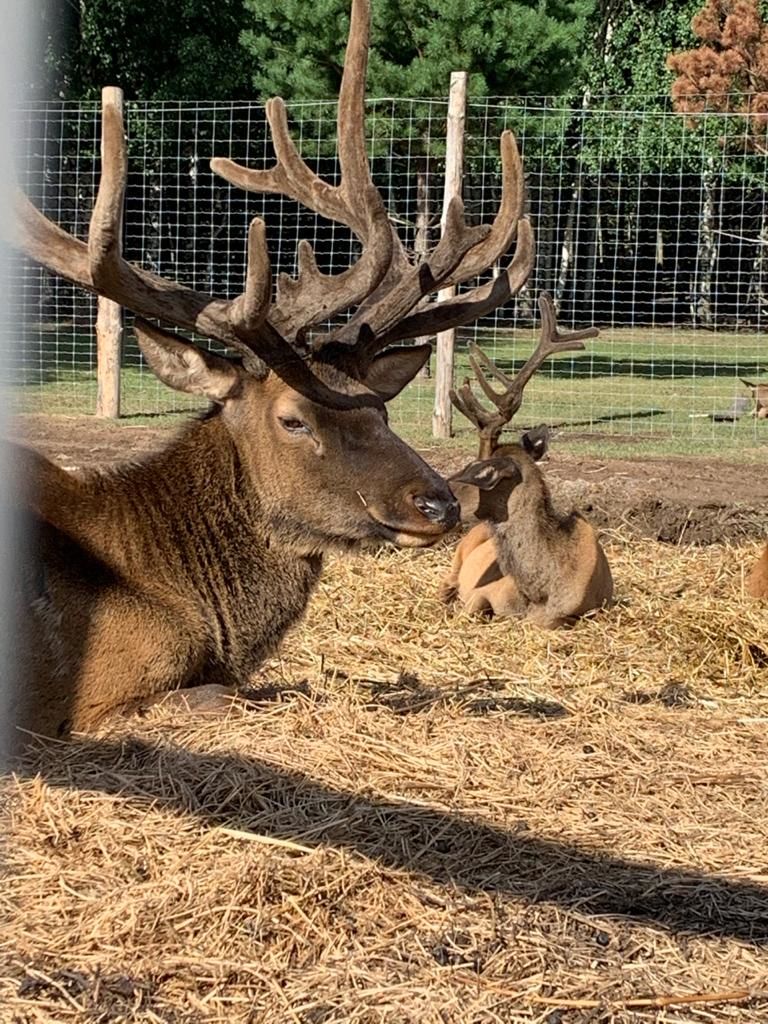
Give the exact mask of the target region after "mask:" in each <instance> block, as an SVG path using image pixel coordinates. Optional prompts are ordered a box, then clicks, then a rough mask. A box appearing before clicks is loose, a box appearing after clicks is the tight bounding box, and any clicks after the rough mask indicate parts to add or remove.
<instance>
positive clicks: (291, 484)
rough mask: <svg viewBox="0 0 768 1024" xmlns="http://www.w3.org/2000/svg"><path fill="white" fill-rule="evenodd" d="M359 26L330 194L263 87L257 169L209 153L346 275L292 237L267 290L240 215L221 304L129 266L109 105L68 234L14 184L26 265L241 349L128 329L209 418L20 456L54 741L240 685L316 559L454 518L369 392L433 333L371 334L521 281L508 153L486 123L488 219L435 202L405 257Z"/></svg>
mask: <svg viewBox="0 0 768 1024" xmlns="http://www.w3.org/2000/svg"><path fill="white" fill-rule="evenodd" d="M369 27H370V8H369V2H368V0H353V2H352V11H351V20H350V31H349V40H348V44H347V52H346V60H345V67H344V72H343V77H342V84H341V90H340V95H339V106H338V146H339V163H340V168H341V179H340V183H339V184H338V185H337V186H332V185H331V184H329V183H327V182H325V181H323V180H321V179H320V178H318V177H317V176H316V175H315V174H314V172H313V171H312V170H311V169H310V167H309V166H308V165H307V164H306V163H305V162H304V161H303V160H302V159H301V157H300V156H299V153H298V151H297V149H296V147H295V145H294V143H293V141H292V139H291V137H290V134H289V129H288V120H287V114H286V109H285V106H284V104H283V102H282V100H280V99H272V100H270V101H269V103H268V104H267V118H268V120H269V124H270V127H271V131H272V139H273V143H274V148H275V154H276V163H275V165H274V166H273V167H272V168H271V169H268V170H248V169H246V168H244V167H241V166H238V165H237V164H235V163H233V162H232V161H230V160H227V159H216V160H214V161H213V162H212V167H213V169H214V171H216V172H217V173H218V174H220V175H222V176H223V177H224V178H225V179H226V180H227V181H229V182H230V183H231V184H233V185H236V186H239V187H240V188H243V189H247V190H250V191H253V192H260V193H264V192H270V193H278V194H282V195H285V196H288V197H290V198H291V199H294V200H298V201H300V202H301V203H303V204H304V205H305V206H307V207H308V208H310V209H311V210H314V211H315V212H317V213H318V214H320V215H322V216H324V217H326V218H328V219H330V220H333V221H337V222H339V223H342V224H345V225H347V226H348V227H349V228H350V229H351V231H352V232H353V233H354V234H355V236H356V237H357V239H358V240H359V242H360V243H361V255H360V257H359V259H357V261H356V262H355V263H354V264H353V265H352V266H351V267H350V268H349V269H347V270H345V271H344V272H343V273H340V274H338V275H326V274H324V273H322V272H321V271H320V269H319V268H318V266H317V264H316V262H315V258H314V254H313V251H312V248H311V246H310V245H309V244H308V243H307V242H301V243H300V245H299V250H298V274H297V276H296V278H290V277H288V276H287V275H282V274H281V275H280V276H279V277H278V279H277V282H276V288H275V295H274V297H273V287H272V278H271V273H270V261H269V255H268V252H267V249H266V243H265V229H264V224H263V222H262V221H261V220H259V219H255V220H254V221H253V222H252V223H251V226H250V230H249V237H248V246H247V257H248V262H247V273H246V282H245V288H244V291H243V293H242V294H241V295H239V296H237V298H234V299H231V300H225V299H222V298H216V297H212V296H210V295H206V294H202V293H200V292H197V291H193V290H191V289H189V288H187V287H184V286H182V285H181V284H178V283H176V282H174V281H168V280H165V279H163V278H161V277H159V276H156V275H155V274H153V273H150V272H149V271H147V270H145V269H143V268H140V267H138V266H135V265H133V264H129V263H127V262H126V261H125V260H124V259H123V258H122V257H121V254H120V241H119V239H120V230H119V223H120V212H121V208H122V205H123V196H124V191H125V180H126V159H127V157H126V147H125V140H124V133H123V124H122V118H121V116H120V114H119V112H118V110H117V109H115V108H112V109H107V110H106V111H105V115H104V116H105V124H104V129H105V145H104V148H103V153H102V171H101V180H100V184H99V189H98V195H97V198H96V202H95V205H94V209H93V215H92V218H91V223H90V229H89V235H88V241H87V242H83V241H79V240H78V239H76V238H74V237H72V236H71V235H69V234H67V233H65V232H64V231H62V230H61V229H60V228H58V227H57V226H56V225H54V224H53V223H51V222H50V221H48V220H47V219H46V218H45V217H44V216H43V215H42V214H41V213H39V212H38V211H37V210H36V209H35V208H34V207H33V206H32V205H31V204H30V203H29V201H28V200H27V199H26V198H24V197H20V199H19V221H20V226H21V231H20V238H19V239H17V244H18V245H19V247H20V248H21V249H22V250H23V251H24V252H26V254H27V255H28V256H30V257H31V258H32V259H33V260H35V261H37V262H38V263H40V264H42V266H43V267H45V268H47V269H48V270H50V271H52V272H53V273H55V274H58V275H60V276H62V277H64V278H67V279H68V280H70V281H72V282H74V283H75V284H76V285H79V286H80V287H82V288H85V289H88V290H89V291H91V292H96V293H98V294H100V295H104V296H107V297H108V298H110V299H113V300H115V301H116V302H118V303H120V304H121V305H123V306H126V307H127V308H128V309H131V310H133V311H134V312H135V313H137V314H139V315H140V316H141V317H142V318H152V319H153V320H159V321H162V322H164V323H165V324H168V325H171V326H174V327H177V328H181V329H182V330H186V331H193V332H195V333H196V334H198V335H203V336H206V337H208V338H212V339H215V340H217V341H219V342H222V343H224V345H226V346H227V347H228V348H229V349H231V350H234V351H235V352H236V353H238V358H236V359H227V358H224V357H221V356H218V355H212V354H210V353H209V352H207V351H205V350H204V349H201V348H198V347H196V346H195V345H194V344H193V343H192V342H191V341H188V340H187V339H185V338H183V337H181V336H179V335H176V334H171V333H168V332H167V331H165V330H162V329H160V328H158V327H156V326H151V325H150V324H149V323H147V322H145V320H143V319H141V320H137V322H136V327H135V330H136V334H137V337H138V339H139V344H140V346H141V350H142V352H143V354H144V357H145V359H146V360H147V362H148V364H149V366H150V367H151V369H152V370H153V371H154V373H155V374H156V375H157V376H158V377H159V378H160V379H161V380H162V381H163V382H164V383H165V384H168V385H169V386H170V387H172V388H176V389H178V390H180V391H187V392H193V393H195V394H200V395H204V396H206V397H207V398H208V399H210V400H211V401H212V402H213V403H214V405H213V411H212V412H210V413H209V414H208V415H207V416H205V417H203V418H201V419H199V420H197V421H195V422H192V423H191V424H189V425H188V426H187V427H186V428H185V429H184V430H183V432H182V433H181V434H180V436H179V437H178V438H177V439H176V440H175V441H174V442H172V443H171V444H170V445H169V446H168V447H167V448H166V449H165V450H164V451H162V452H161V453H160V454H158V455H155V456H154V457H151V458H149V459H147V460H146V461H143V462H141V463H139V464H137V465H131V466H127V467H125V468H121V469H117V470H114V471H111V472H103V473H90V474H85V475H79V476H75V475H71V474H69V473H66V472H64V471H63V470H60V469H58V468H57V467H56V466H54V465H52V464H51V463H50V462H48V461H47V460H45V459H44V458H42V457H41V456H40V455H37V454H34V453H31V452H29V453H27V454H22V455H21V458H22V461H23V471H24V473H25V476H26V480H27V484H26V486H27V495H28V504H29V506H30V507H31V510H32V515H33V518H34V520H35V525H36V531H37V532H36V539H35V543H34V545H32V549H33V550H32V551H31V553H30V554H29V555H28V557H27V559H26V565H25V570H24V572H23V580H22V584H23V593H24V595H25V600H26V604H25V607H24V609H23V610H22V612H23V613H22V616H21V619H22V633H23V636H22V638H21V639H22V640H23V642H24V647H25V651H26V654H25V655H24V657H23V674H22V678H23V680H24V682H23V684H22V688H21V689H20V692H19V699H18V701H17V706H16V712H15V721H16V723H17V724H19V725H21V726H23V727H24V728H25V729H28V730H32V731H34V732H37V733H41V734H46V735H52V736H66V735H68V734H69V733H70V732H71V731H88V730H90V729H92V728H93V727H94V726H96V725H97V723H98V722H99V721H100V720H101V719H102V718H103V716H104V715H106V714H107V713H108V712H110V711H111V710H113V709H115V708H117V707H120V706H127V705H130V704H132V703H134V702H136V701H142V700H145V699H147V698H148V697H150V696H151V695H153V694H158V693H161V692H164V691H167V690H172V689H180V688H188V687H192V686H195V685H198V684H202V683H218V684H223V685H225V686H233V685H234V686H236V685H237V684H238V683H242V682H243V681H245V680H247V678H248V676H249V674H250V673H251V672H252V671H253V670H254V669H255V668H256V667H257V666H258V664H259V663H260V662H261V661H262V660H263V659H264V657H265V656H266V655H267V654H268V653H269V652H271V651H273V650H274V649H275V647H276V646H277V645H278V644H279V642H280V640H281V638H282V637H283V635H284V634H285V632H286V630H287V629H288V628H289V627H290V626H291V625H292V624H293V623H295V622H296V621H297V620H298V619H299V618H300V617H301V615H302V614H303V612H304V609H305V607H306V605H307V602H308V600H309V597H310V595H311V593H312V590H313V588H314V586H315V585H316V583H317V580H318V577H319V575H320V571H321V566H322V558H323V553H324V552H325V551H328V550H331V549H336V550H338V549H342V550H346V549H351V548H355V547H359V546H361V545H367V544H371V543H380V542H382V541H390V542H393V543H395V544H397V545H400V546H403V547H413V546H421V545H427V544H430V543H432V542H434V541H435V540H436V539H437V538H438V537H440V536H442V535H443V534H444V533H445V532H446V531H447V530H449V529H450V528H452V527H453V526H454V525H455V523H456V522H457V520H458V507H457V504H456V502H455V499H454V497H453V495H452V494H451V492H450V490H449V489H448V487H447V485H446V484H445V482H444V481H443V480H442V479H441V478H440V477H439V476H438V475H437V474H436V473H435V472H433V471H432V469H430V467H429V466H427V465H426V463H424V462H423V461H422V459H420V458H419V457H418V456H417V455H416V454H415V453H414V452H413V451H412V450H411V449H410V448H409V447H408V446H407V445H406V444H404V442H403V441H401V440H400V439H399V438H397V437H396V436H395V435H394V434H393V433H392V432H391V431H390V429H389V427H388V426H387V416H386V411H385V402H387V401H388V400H389V399H391V398H392V397H393V396H395V395H396V394H397V393H398V392H399V391H400V390H401V389H402V388H403V387H404V386H405V384H406V383H407V382H408V381H409V380H410V379H411V378H412V377H413V376H414V374H415V373H416V372H417V371H418V370H419V368H420V367H421V366H422V365H423V363H424V362H425V360H426V359H427V356H428V353H429V347H428V346H424V345H421V346H415V347H414V346H410V347H402V348H397V347H395V348H392V347H391V346H392V345H393V344H395V343H396V342H400V341H405V340H407V339H413V338H417V337H420V336H423V335H425V334H427V333H430V332H432V331H434V330H440V329H444V328H447V327H451V326H460V325H462V324H467V323H470V322H471V321H473V320H474V319H476V318H477V317H478V316H483V315H485V314H487V313H489V312H490V311H491V310H493V309H495V308H496V307H497V306H499V305H501V304H502V303H503V302H505V301H506V300H507V299H508V298H509V297H510V296H511V295H513V294H514V293H515V292H516V291H517V290H518V288H519V287H520V285H521V283H522V282H523V281H525V280H526V278H527V277H528V274H529V272H530V268H531V265H532V261H533V256H534V245H533V234H532V231H531V226H530V223H529V221H528V220H527V218H525V217H524V216H523V215H522V214H523V210H522V206H523V191H524V185H523V175H522V167H521V162H520V157H519V154H518V151H517V147H516V144H515V141H514V138H513V136H512V135H511V133H509V132H505V133H504V134H503V135H502V137H501V153H502V198H501V203H500V209H499V212H498V214H497V216H496V219H495V221H494V222H493V224H492V225H487V226H478V227H470V226H468V225H467V224H466V223H465V221H464V214H463V205H462V203H461V201H460V200H458V199H455V200H453V202H452V203H451V205H450V207H449V209H448V211H447V218H446V227H445V231H444V233H443V236H442V238H441V240H440V241H439V242H438V243H437V245H436V246H435V247H434V249H433V250H432V251H431V252H430V253H429V254H427V255H426V256H425V257H423V258H422V259H421V261H420V262H417V263H414V262H412V261H411V260H410V258H409V257H408V255H407V253H406V250H405V248H404V246H403V244H402V242H401V241H400V240H399V238H398V236H397V234H396V232H395V230H394V228H393V227H392V224H391V222H390V220H389V218H388V215H387V211H386V209H385V207H384V203H383V200H382V198H381V196H380V194H379V192H378V190H377V189H376V188H375V186H374V184H373V182H372V180H371V176H370V169H369V166H368V160H367V157H366V146H365V136H364V98H365V75H366V67H367V59H368V37H369ZM515 240H516V244H515V254H514V258H513V259H512V260H511V262H510V263H509V264H508V266H507V267H506V269H505V270H504V272H503V274H502V275H501V276H500V277H499V278H497V279H495V280H493V281H492V282H490V283H489V284H486V285H482V286H478V287H475V288H470V289H469V290H467V291H465V292H463V293H462V294H460V295H459V296H458V297H456V298H453V299H449V300H447V301H442V302H439V301H435V300H434V299H432V298H431V297H433V296H434V294H435V293H436V292H437V291H438V289H440V288H444V287H446V286H448V285H458V284H461V283H462V282H464V281H468V280H471V279H473V278H475V277H476V276H477V275H478V274H479V273H480V272H482V271H483V270H484V269H486V268H487V267H488V266H490V265H492V264H493V263H494V262H495V261H497V260H498V259H500V258H502V257H503V256H504V254H505V253H506V252H507V251H508V250H509V248H510V247H511V245H512V243H513V241H515ZM345 310H353V312H352V314H351V316H350V317H349V319H348V320H346V322H343V323H342V325H341V326H338V320H337V325H336V326H334V325H333V322H332V321H333V319H334V318H337V317H338V315H339V314H341V313H342V312H343V311H345ZM310 328H315V331H314V334H313V336H312V337H311V339H310V336H309V331H310ZM23 451H24V450H23V449H22V450H21V452H22V453H23Z"/></svg>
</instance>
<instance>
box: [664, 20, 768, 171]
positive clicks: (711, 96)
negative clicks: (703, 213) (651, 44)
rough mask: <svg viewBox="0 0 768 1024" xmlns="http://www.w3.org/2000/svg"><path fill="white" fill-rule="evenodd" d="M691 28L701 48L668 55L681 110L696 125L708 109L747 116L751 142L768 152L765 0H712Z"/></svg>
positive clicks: (673, 88) (676, 102) (767, 36)
mask: <svg viewBox="0 0 768 1024" xmlns="http://www.w3.org/2000/svg"><path fill="white" fill-rule="evenodd" d="M691 28H692V30H693V32H694V34H695V35H696V36H697V37H698V38H699V39H700V40H701V45H700V46H698V47H696V49H694V50H686V51H684V52H683V53H673V54H670V55H669V56H668V57H667V67H668V68H669V69H670V71H674V72H675V74H676V76H677V77H676V78H675V80H674V82H673V83H672V99H673V102H674V105H675V110H677V111H679V112H680V113H682V114H688V115H690V116H691V119H692V120H694V121H695V115H696V114H700V113H703V112H704V111H705V110H714V111H721V112H722V113H729V114H742V115H744V116H745V118H746V126H745V127H746V128H747V131H746V133H745V134H746V135H747V137H748V139H749V142H750V144H751V145H752V146H754V148H755V149H757V150H759V151H760V152H766V151H768V24H766V22H765V21H763V18H762V15H761V11H760V0H707V3H706V4H705V6H704V7H703V8H702V10H700V11H699V13H698V14H697V15H695V17H694V18H693V20H692V21H691Z"/></svg>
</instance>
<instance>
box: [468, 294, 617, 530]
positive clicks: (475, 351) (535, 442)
mask: <svg viewBox="0 0 768 1024" xmlns="http://www.w3.org/2000/svg"><path fill="white" fill-rule="evenodd" d="M539 311H540V313H541V335H540V337H539V342H538V344H537V345H536V348H535V349H534V351H533V352H532V353H531V355H530V356H529V357H528V359H526V361H525V363H524V364H523V366H522V367H521V368H520V370H519V371H518V373H516V374H515V376H514V377H509V376H508V375H507V374H506V373H504V372H503V371H502V370H500V369H499V367H498V366H497V365H496V364H495V363H494V362H493V360H491V359H489V358H488V356H487V355H485V353H484V352H483V351H482V350H481V349H480V348H478V346H477V345H474V344H473V345H470V349H469V362H470V366H471V367H472V369H473V371H474V374H475V379H476V380H477V383H478V385H479V386H480V389H481V391H482V392H483V394H484V395H485V396H486V398H488V399H489V400H490V401H491V402H492V403H493V409H489V408H487V406H485V405H483V404H482V402H480V401H479V400H478V398H477V396H476V395H475V393H474V391H473V390H472V382H471V380H470V379H469V378H467V379H466V380H465V381H464V383H463V384H462V386H461V387H460V388H459V390H458V391H451V401H452V402H453V404H454V405H455V406H456V408H457V409H458V410H459V412H460V413H461V414H462V415H463V416H466V418H467V419H468V420H469V421H470V422H471V423H473V424H474V425H475V428H476V429H477V434H478V441H479V451H478V461H477V462H474V463H472V464H471V465H470V466H465V467H464V469H463V470H461V472H460V473H457V474H456V475H455V476H452V477H451V479H450V483H451V486H452V487H453V490H454V493H455V494H456V497H457V498H458V499H459V502H460V504H461V518H462V519H463V520H465V521H466V520H472V519H490V520H494V521H496V522H501V521H502V519H504V518H506V508H507V499H508V497H509V495H510V493H511V491H512V489H513V488H514V487H515V486H516V483H515V482H514V479H515V473H514V472H512V470H511V468H510V467H507V468H508V469H509V472H502V463H501V462H499V461H498V460H499V459H502V460H503V459H504V458H505V457H507V456H508V457H509V458H511V459H512V462H513V463H514V464H515V465H517V466H518V468H519V469H520V468H523V467H526V466H529V465H531V466H532V464H533V462H538V461H539V460H540V459H542V458H543V457H544V455H545V454H546V452H547V447H548V444H549V428H548V427H546V426H544V425H542V426H540V427H535V428H534V429H533V430H528V431H526V432H525V433H524V434H523V435H522V437H521V439H520V443H519V444H504V445H502V444H501V434H502V431H503V430H504V428H505V427H506V426H507V424H508V423H509V421H510V420H511V419H512V417H513V416H514V415H515V413H516V412H517V411H518V409H519V408H520V406H521V405H522V403H523V392H524V390H525V386H526V384H527V383H528V382H529V381H530V379H531V378H532V377H533V375H534V374H535V373H536V371H537V370H538V369H539V367H540V366H541V365H542V363H543V362H544V361H545V360H546V359H548V358H549V357H550V356H552V355H555V354H557V353H558V352H569V351H579V350H581V349H583V348H584V340H585V339H586V338H594V337H595V336H596V335H597V334H598V331H597V328H595V327H587V328H585V329H584V330H581V331H570V332H568V333H561V332H560V331H558V329H557V317H556V315H555V304H554V302H553V301H552V296H551V295H549V294H548V293H547V292H542V293H541V294H540V295H539ZM489 376H490V377H493V378H494V379H495V380H496V381H498V382H499V383H500V384H501V390H498V391H497V390H496V388H494V387H493V385H492V384H491V382H490V381H489V379H488V377H489ZM480 467H483V473H482V474H480V475H479V476H478V475H477V474H478V473H479V468H480ZM534 469H535V467H534ZM537 472H538V471H537ZM519 482H520V481H519V479H518V480H517V483H519Z"/></svg>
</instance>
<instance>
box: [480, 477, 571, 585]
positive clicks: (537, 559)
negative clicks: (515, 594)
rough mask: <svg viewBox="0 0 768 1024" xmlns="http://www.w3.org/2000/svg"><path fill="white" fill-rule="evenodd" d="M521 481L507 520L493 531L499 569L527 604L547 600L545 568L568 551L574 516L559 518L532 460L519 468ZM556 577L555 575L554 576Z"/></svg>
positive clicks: (547, 581) (553, 564) (554, 564)
mask: <svg viewBox="0 0 768 1024" xmlns="http://www.w3.org/2000/svg"><path fill="white" fill-rule="evenodd" d="M520 469H521V472H522V481H521V482H520V483H519V484H518V486H517V487H516V488H515V489H514V490H513V491H512V493H511V495H510V497H509V500H508V502H507V520H506V522H504V523H499V524H497V525H496V526H495V528H494V533H495V536H496V548H497V554H498V562H499V568H500V569H501V571H502V572H503V573H504V575H509V576H512V577H514V580H515V582H516V583H517V585H518V588H519V590H520V592H521V593H522V594H523V596H524V597H526V598H527V599H528V600H529V601H532V602H534V603H539V602H541V601H544V600H546V597H547V594H548V592H549V588H550V586H551V584H552V580H550V579H549V578H548V577H546V575H545V569H544V567H549V566H556V565H557V564H558V562H559V561H560V560H561V558H562V556H563V555H565V553H566V551H567V545H568V541H569V540H570V537H571V535H572V534H573V530H574V528H575V525H576V521H577V518H578V517H577V515H576V514H575V513H571V514H570V515H568V516H559V515H558V514H557V512H556V511H555V509H554V508H553V506H552V498H551V495H550V492H549V488H548V487H547V484H546V482H545V480H544V477H543V476H542V475H541V471H540V470H539V469H538V468H537V466H536V465H535V464H534V463H533V461H532V460H526V461H525V462H524V463H522V464H521V465H520ZM555 575H556V573H555Z"/></svg>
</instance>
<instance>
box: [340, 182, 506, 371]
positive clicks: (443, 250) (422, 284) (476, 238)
mask: <svg viewBox="0 0 768 1024" xmlns="http://www.w3.org/2000/svg"><path fill="white" fill-rule="evenodd" d="M489 231H490V227H489V226H488V225H487V224H481V225H479V226H477V227H469V226H468V225H467V224H466V223H465V221H464V203H463V201H462V200H461V198H460V197H458V196H454V198H453V199H451V201H450V203H449V204H448V209H447V211H446V218H445V231H444V233H443V236H442V238H441V239H440V241H439V242H438V243H437V245H436V246H435V248H434V249H433V251H432V252H431V254H430V255H429V256H428V257H427V258H426V259H425V260H423V261H422V262H421V263H418V264H416V265H415V266H409V267H408V268H407V269H406V270H405V271H403V272H402V273H400V274H399V275H398V276H397V277H396V278H395V279H393V282H392V286H391V287H390V288H388V289H386V290H384V291H383V293H382V295H381V297H380V298H379V299H378V301H374V302H371V303H370V304H368V305H366V306H365V307H363V308H362V309H360V310H358V312H357V313H355V315H354V316H353V317H351V319H350V320H349V321H348V323H346V324H345V325H344V326H343V327H340V328H338V329H337V330H336V331H334V332H332V334H331V335H330V338H329V340H331V341H333V342H337V343H339V344H342V345H354V344H357V343H358V341H360V344H361V346H362V347H363V348H364V349H365V354H366V355H367V356H373V355H374V354H375V353H376V352H377V351H379V350H380V349H382V348H384V347H386V345H388V344H389V341H388V340H387V339H388V337H389V334H388V332H389V331H390V330H391V329H392V328H393V327H394V326H395V325H396V324H397V323H399V322H400V320H402V318H403V317H404V316H405V314H406V313H408V311H409V310H411V309H413V308H414V306H415V305H416V304H417V303H418V302H420V301H421V299H422V298H423V297H424V296H425V295H429V294H431V293H432V292H435V291H437V290H438V289H439V288H441V287H442V286H443V284H444V282H445V281H446V280H447V278H448V277H449V275H450V274H451V273H452V272H453V270H454V269H455V268H456V267H457V266H458V265H459V263H460V262H461V260H462V259H463V258H464V256H465V255H466V253H467V252H469V251H470V250H471V249H472V248H473V247H474V246H476V245H478V244H479V243H480V242H482V241H483V240H484V239H485V238H487V237H488V233H489ZM363 329H365V336H366V340H365V342H363V341H361V340H360V339H361V334H362V332H363Z"/></svg>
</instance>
